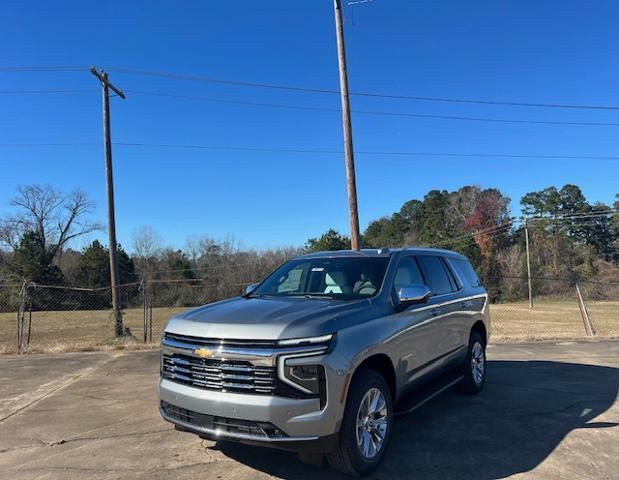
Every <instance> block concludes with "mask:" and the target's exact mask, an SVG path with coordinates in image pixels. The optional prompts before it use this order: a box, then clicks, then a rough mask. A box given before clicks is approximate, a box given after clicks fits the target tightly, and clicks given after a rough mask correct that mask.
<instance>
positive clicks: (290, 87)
mask: <svg viewBox="0 0 619 480" xmlns="http://www.w3.org/2000/svg"><path fill="white" fill-rule="evenodd" d="M107 69H108V70H110V71H114V72H118V73H126V74H129V75H143V76H150V77H160V78H169V79H172V80H186V81H193V82H206V83H215V84H223V85H236V86H243V87H255V88H266V89H274V90H289V91H297V92H308V93H328V94H337V95H339V93H340V92H339V91H338V90H333V89H326V88H317V87H304V86H294V85H281V84H275V83H262V82H248V81H241V80H226V79H220V78H213V77H206V76H201V75H182V74H175V73H169V72H157V71H148V70H137V69H130V68H121V67H107ZM350 95H354V96H358V97H375V98H390V99H395V100H412V101H424V102H446V103H469V104H479V105H504V106H514V107H516V106H517V107H539V108H567V109H593V110H619V106H616V105H588V104H568V103H543V102H515V101H499V100H480V99H470V98H450V97H427V96H420V95H393V94H385V93H375V92H350Z"/></svg>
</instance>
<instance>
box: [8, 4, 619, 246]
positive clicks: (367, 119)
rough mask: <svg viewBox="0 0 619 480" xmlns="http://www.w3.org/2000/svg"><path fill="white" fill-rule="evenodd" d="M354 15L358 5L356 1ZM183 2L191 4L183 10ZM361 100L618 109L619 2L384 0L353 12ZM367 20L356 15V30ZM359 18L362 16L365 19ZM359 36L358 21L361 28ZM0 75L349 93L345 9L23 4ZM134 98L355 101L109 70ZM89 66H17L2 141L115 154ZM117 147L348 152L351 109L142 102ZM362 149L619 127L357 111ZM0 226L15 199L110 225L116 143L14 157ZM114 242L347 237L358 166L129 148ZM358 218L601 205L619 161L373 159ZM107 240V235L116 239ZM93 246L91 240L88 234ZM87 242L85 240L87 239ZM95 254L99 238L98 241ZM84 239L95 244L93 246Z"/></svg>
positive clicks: (361, 175)
mask: <svg viewBox="0 0 619 480" xmlns="http://www.w3.org/2000/svg"><path fill="white" fill-rule="evenodd" d="M344 3H346V2H344ZM181 5H182V6H181ZM346 11H347V16H348V20H347V22H346V25H345V27H346V41H347V49H348V62H349V63H348V67H349V80H350V89H351V91H369V92H380V93H387V94H395V95H419V96H435V97H457V98H475V99H489V100H508V101H521V102H544V103H572V104H606V105H619V89H618V88H617V78H619V61H618V60H619V50H618V49H617V38H619V22H617V18H619V3H618V2H616V1H615V0H608V1H598V0H592V1H588V2H582V1H568V0H557V1H544V2H539V1H524V0H514V1H503V2H496V1H475V2H462V1H461V0H458V1H438V0H435V1H431V2H430V1H418V0H415V1H411V0H406V1H404V0H401V1H395V0H374V1H373V2H370V3H366V4H363V5H358V6H355V7H352V9H351V8H350V7H347V8H346ZM351 17H352V18H351ZM353 19H354V22H353V21H352V20H353ZM353 23H354V24H353ZM0 40H1V42H2V44H3V45H4V46H5V48H3V53H2V55H1V56H0V66H3V67H6V66H29V65H101V66H116V67H125V68H133V69H143V70H155V71H164V72H173V73H178V74H193V75H204V76H209V77H213V78H221V79H234V80H243V81H254V82H265V83H276V84H283V85H302V86H310V87H318V88H325V89H337V88H338V77H337V57H336V50H335V38H334V26H333V11H332V2H331V1H330V0H323V1H315V0H314V1H307V2H291V1H286V2H283V1H263V2H255V1H236V2H214V1H208V2H198V1H195V2H182V4H180V3H177V2H175V3H172V2H154V1H148V2H146V1H132V2H118V1H113V0H110V1H107V2H84V1H63V2H60V3H50V2H43V1H40V2H9V3H7V4H5V5H4V7H3V15H2V16H1V18H0ZM110 76H111V79H112V81H113V82H114V83H116V84H117V85H118V86H119V87H121V88H123V89H125V90H128V91H131V90H141V91H156V92H165V93H170V94H180V95H199V96H208V97H216V98H221V99H227V100H234V101H253V102H272V103H273V102H276V103H290V104H295V105H306V106H320V107H327V108H338V106H339V98H338V96H337V95H332V94H316V93H300V92H291V91H285V90H269V89H259V88H248V87H239V86H230V85H218V84H212V83H203V82H189V81H177V80H171V79H164V78H155V77H147V76H136V75H129V74H126V73H118V72H111V73H110ZM97 88H98V85H97V83H96V79H95V78H94V77H92V76H91V75H90V74H89V73H88V72H87V71H84V72H61V73H58V72H45V73H42V72H36V73H31V72H30V73H6V72H0V91H7V90H28V89H30V90H39V89H86V90H92V92H86V93H79V94H72V95H37V96H35V95H5V94H2V95H0V103H1V109H0V112H1V113H0V143H39V142H99V141H100V140H101V100H100V95H99V93H98V91H97ZM351 102H352V108H353V110H355V109H357V110H387V111H394V112H410V113H421V114H439V115H467V116H485V117H498V118H514V119H536V120H552V121H576V122H614V123H619V111H604V110H563V109H540V108H524V107H507V106H483V105H462V104H448V103H432V102H418V101H406V100H389V99H380V98H364V97H352V100H351ZM112 124H113V126H112V138H113V140H115V141H118V142H143V143H174V144H201V145H223V146H247V147H266V148H268V147H274V148H293V149H294V148H306V149H327V150H340V149H341V148H342V134H341V117H340V115H339V114H338V113H337V112H328V111H327V112H323V111H299V110H285V109H275V108H264V107H255V106H241V105H231V104H222V103H215V102H208V101H192V100H181V99H170V98H160V97H147V96H143V95H138V94H131V93H128V94H127V100H125V101H121V100H120V99H118V98H115V99H113V101H112ZM353 128H354V141H355V148H356V149H357V150H360V151H418V152H455V153H508V154H546V155H579V154H586V155H619V149H618V147H617V139H618V138H619V127H613V126H608V127H590V126H557V125H527V124H497V123H483V122H465V121H455V120H442V119H421V118H405V117H383V116H372V115H366V114H354V113H353ZM0 162H1V163H2V170H1V171H2V176H1V178H2V182H1V185H2V188H1V189H0V213H7V212H8V211H9V209H8V207H7V205H6V204H7V202H8V200H9V198H10V197H11V196H12V195H13V192H14V190H15V187H16V186H17V185H20V184H28V183H49V184H52V185H54V186H56V187H58V188H60V189H63V190H71V189H73V188H76V187H79V188H81V189H83V190H85V191H86V192H88V194H89V195H90V196H91V197H92V198H93V199H94V200H95V201H96V202H97V205H98V207H97V211H96V214H95V218H97V219H99V220H101V221H103V220H105V190H104V187H105V185H104V164H103V154H102V149H101V147H100V146H99V145H95V146H79V147H29V148H25V147H19V148H18V147H0ZM114 169H115V172H114V173H115V188H116V202H117V230H118V236H119V241H120V242H121V243H122V244H124V245H125V246H128V247H129V246H130V243H131V236H132V232H133V231H134V230H135V229H136V228H138V227H140V226H144V225H150V226H152V227H153V228H154V229H155V230H156V231H157V232H159V234H160V235H161V236H162V237H163V238H164V239H165V241H166V243H167V244H169V245H173V246H179V247H180V246H182V245H183V243H184V240H185V238H186V237H187V236H189V235H191V234H207V235H210V236H213V237H223V236H225V235H233V236H234V237H236V238H237V239H238V240H240V241H242V242H243V244H244V245H245V246H249V247H257V248H264V247H268V246H276V245H300V244H302V243H303V242H304V241H305V239H307V238H308V237H310V236H315V235H317V234H320V233H322V232H323V231H325V230H326V229H328V228H330V227H335V228H338V229H340V230H341V231H343V232H347V228H348V220H347V203H346V190H345V173H344V162H343V156H342V155H338V154H308V153H306V154H291V153H273V152H272V153H267V152H246V151H215V150H180V149H161V148H152V147H128V146H116V147H115V148H114ZM357 179H358V193H359V209H360V221H361V225H362V228H364V227H365V226H366V225H367V223H368V221H370V220H371V219H374V218H378V217H380V216H382V215H386V214H390V213H392V212H393V211H396V210H398V209H399V208H400V206H401V205H402V203H404V202H405V201H407V200H409V199H411V198H420V197H421V196H423V194H424V193H426V192H427V191H428V190H431V189H449V190H452V189H457V188H459V187H460V186H462V185H465V184H478V185H481V186H483V187H497V188H499V189H501V190H502V191H503V192H504V193H505V194H506V195H508V196H509V197H511V198H512V202H513V203H512V207H513V208H515V209H516V212H515V213H517V209H518V200H519V199H520V197H521V196H522V195H523V194H524V193H526V192H528V191H531V190H537V189H541V188H544V187H547V186H549V185H558V186H561V185H563V184H565V183H576V184H578V185H580V186H581V187H582V189H583V191H584V193H585V195H586V196H587V197H588V199H589V200H590V201H603V202H607V203H610V202H612V200H613V197H614V194H615V193H617V192H618V191H619V182H618V181H617V179H619V162H618V161H616V160H612V161H611V160H589V161H584V160H564V159H556V160H540V159H500V158H482V159H475V158H470V157H450V158H445V157H429V156H428V157H393V156H381V155H371V156H370V155H362V154H359V155H358V156H357ZM100 236H101V237H102V238H104V234H103V233H102V234H100ZM91 238H92V237H91ZM91 238H89V239H88V240H90V239H91ZM82 243H83V242H82ZM76 246H78V247H79V246H81V243H79V242H78V244H77V245H76Z"/></svg>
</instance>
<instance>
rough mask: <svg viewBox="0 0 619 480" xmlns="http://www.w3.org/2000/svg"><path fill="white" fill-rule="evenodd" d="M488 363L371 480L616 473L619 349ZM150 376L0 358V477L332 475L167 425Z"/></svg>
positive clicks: (154, 358) (435, 407) (504, 357)
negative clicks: (483, 376) (469, 390)
mask: <svg viewBox="0 0 619 480" xmlns="http://www.w3.org/2000/svg"><path fill="white" fill-rule="evenodd" d="M488 357H489V360H490V362H489V364H488V383H487V384H486V388H485V390H484V391H483V393H482V394H480V395H478V396H475V397H465V396H462V395H460V394H458V393H457V392H456V391H450V392H447V393H445V394H444V395H442V396H441V397H439V398H436V399H434V400H433V401H431V402H430V403H428V404H426V405H425V406H424V407H422V408H421V409H420V410H418V411H416V412H414V413H413V414H411V415H408V416H405V417H398V419H397V420H396V424H395V430H394V437H393V442H392V445H391V448H390V450H389V452H388V454H387V456H386V460H385V462H384V464H383V465H382V466H381V468H380V469H379V470H378V471H377V472H376V474H375V475H374V476H373V478H381V479H392V478H419V479H441V480H443V479H465V478H474V479H476V480H486V479H499V478H518V479H529V478H531V479H532V478H535V479H570V480H574V479H581V478H582V479H593V478H596V479H597V478H600V479H611V478H618V473H617V472H619V426H618V425H619V403H618V402H617V392H618V387H619V341H600V342H579V343H574V342H560V343H539V344H513V345H491V346H490V347H489V351H488ZM157 374H158V353H157V352H154V351H148V352H131V353H107V352H101V353H81V354H59V355H23V356H4V357H0V478H6V479H9V478H10V479H56V478H58V479H60V478H62V479H119V478H123V479H124V478H131V479H147V478H148V479H159V478H166V479H167V478H174V479H186V478H187V479H191V480H195V479H198V478H209V479H224V480H226V479H234V480H243V479H254V478H269V477H270V476H273V477H276V478H286V479H288V478H290V479H304V478H314V477H316V476H317V475H320V476H321V477H322V478H325V479H328V478H340V476H339V475H338V474H336V473H334V472H332V471H331V470H330V469H329V468H328V467H327V466H323V467H321V468H319V467H312V466H308V465H305V464H302V463H300V462H298V461H297V459H296V456H295V455H294V454H292V453H287V452H282V451H277V450H270V449H262V448H256V447H250V446H243V445H235V444H215V443H213V442H210V441H203V440H200V439H199V438H198V437H196V436H193V435H191V434H186V433H181V432H177V431H175V430H174V429H173V427H172V426H171V425H169V424H167V423H166V422H164V421H163V420H161V419H160V418H159V413H158V406H157V396H156V381H157Z"/></svg>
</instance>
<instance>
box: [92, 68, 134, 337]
mask: <svg viewBox="0 0 619 480" xmlns="http://www.w3.org/2000/svg"><path fill="white" fill-rule="evenodd" d="M90 72H91V73H92V74H93V75H94V76H95V77H97V78H98V79H99V81H100V82H101V87H102V92H103V151H104V154H105V181H106V187H107V219H108V227H107V230H108V237H109V252H110V285H111V287H112V310H113V312H114V332H115V334H116V336H117V337H122V336H123V335H124V334H125V330H124V328H123V317H122V312H121V310H120V292H119V290H118V285H119V283H120V274H119V271H118V257H117V249H116V218H115V214H114V176H113V174H112V139H111V136H110V89H111V90H112V91H113V92H114V93H116V95H118V96H119V97H120V98H122V99H123V100H124V99H125V94H124V93H123V92H122V90H119V89H118V88H116V87H115V86H114V85H112V84H111V83H110V82H109V81H108V77H107V73H105V72H104V71H103V70H101V71H97V69H96V68H95V67H92V68H91V69H90Z"/></svg>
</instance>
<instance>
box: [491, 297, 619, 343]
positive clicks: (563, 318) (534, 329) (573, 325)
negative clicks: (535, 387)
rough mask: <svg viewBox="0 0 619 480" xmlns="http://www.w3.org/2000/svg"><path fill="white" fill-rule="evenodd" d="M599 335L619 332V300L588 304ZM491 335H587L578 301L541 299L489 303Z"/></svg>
mask: <svg viewBox="0 0 619 480" xmlns="http://www.w3.org/2000/svg"><path fill="white" fill-rule="evenodd" d="M587 309H588V312H589V318H590V319H591V321H592V323H593V326H594V328H595V330H596V333H597V335H598V336H604V337H616V336H619V302H610V301H603V302H602V301H596V302H590V303H589V304H588V305H587ZM490 317H491V322H492V338H493V340H495V341H505V340H547V339H565V338H580V337H584V336H586V335H587V333H586V331H585V326H584V323H583V321H582V318H581V315H580V309H579V308H578V304H577V303H576V302H575V301H560V300H547V299H543V300H538V301H535V304H534V308H532V309H531V308H529V304H528V302H513V303H502V304H496V305H490Z"/></svg>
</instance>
